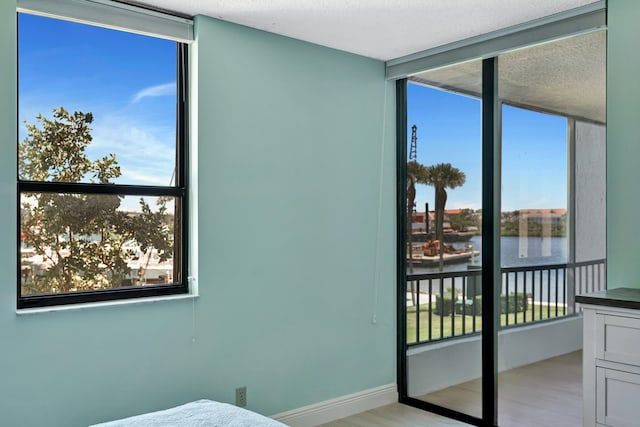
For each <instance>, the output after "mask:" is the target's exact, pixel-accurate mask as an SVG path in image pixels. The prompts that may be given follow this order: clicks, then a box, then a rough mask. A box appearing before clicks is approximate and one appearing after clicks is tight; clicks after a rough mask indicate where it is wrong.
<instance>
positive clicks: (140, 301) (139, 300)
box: [16, 293, 199, 316]
mask: <svg viewBox="0 0 640 427" xmlns="http://www.w3.org/2000/svg"><path fill="white" fill-rule="evenodd" d="M197 298H199V295H198V294H197V293H189V294H180V295H167V296H161V297H146V298H131V299H121V300H114V301H100V302H88V303H82V304H66V305H54V306H50V307H40V308H23V309H17V310H16V314H17V315H18V316H25V315H31V314H42V313H50V312H56V311H77V310H92V309H96V308H103V307H117V306H122V305H134V304H151V303H158V302H165V301H181V300H196V299H197Z"/></svg>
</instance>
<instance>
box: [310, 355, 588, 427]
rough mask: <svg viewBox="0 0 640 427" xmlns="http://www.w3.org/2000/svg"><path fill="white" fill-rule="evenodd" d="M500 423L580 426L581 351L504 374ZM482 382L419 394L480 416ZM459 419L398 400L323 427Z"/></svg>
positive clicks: (408, 425)
mask: <svg viewBox="0 0 640 427" xmlns="http://www.w3.org/2000/svg"><path fill="white" fill-rule="evenodd" d="M498 384H499V395H498V417H499V418H498V423H499V425H500V426H501V427H558V426H562V427H579V426H581V425H582V352H580V351H578V352H575V353H569V354H566V355H563V356H558V357H554V358H552V359H547V360H544V361H542V362H538V363H534V364H531V365H527V366H523V367H520V368H516V369H512V370H510V371H506V372H503V373H501V374H500V375H499V377H498ZM480 389H481V383H480V380H475V381H470V382H467V383H464V384H459V385H457V386H454V387H449V388H446V389H444V390H440V391H438V392H435V393H431V394H428V395H425V396H421V397H420V398H421V399H423V400H425V401H428V402H432V403H438V404H441V405H442V406H446V407H448V408H452V409H456V410H459V411H461V412H466V413H469V414H472V415H476V416H477V415H479V413H480V412H479V405H480V402H481V400H480V399H481V398H480ZM466 425H467V424H463V423H460V422H457V421H454V420H450V419H447V418H443V417H440V416H438V415H435V414H431V413H428V412H424V411H421V410H419V409H415V408H411V407H408V406H405V405H400V404H397V403H394V404H392V405H387V406H383V407H380V408H376V409H373V410H371V411H367V412H363V413H361V414H357V415H353V416H351V417H348V418H344V419H342V420H338V421H334V422H332V423H328V424H323V425H322V427H366V426H371V427H414V426H433V427H442V426H466Z"/></svg>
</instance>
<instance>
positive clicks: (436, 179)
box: [425, 163, 467, 270]
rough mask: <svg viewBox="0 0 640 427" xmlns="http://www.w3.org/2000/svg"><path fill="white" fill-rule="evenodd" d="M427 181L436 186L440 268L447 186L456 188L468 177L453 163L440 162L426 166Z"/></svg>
mask: <svg viewBox="0 0 640 427" xmlns="http://www.w3.org/2000/svg"><path fill="white" fill-rule="evenodd" d="M425 178H426V179H425V183H426V184H428V185H432V186H433V187H434V188H435V205H436V206H435V213H436V237H437V239H438V240H439V241H440V270H442V269H443V264H444V262H443V258H444V241H443V239H442V238H443V224H444V210H445V205H446V204H447V188H452V189H453V188H456V187H460V186H462V185H464V183H465V181H466V179H467V177H466V175H465V174H464V172H462V171H461V170H460V169H458V168H454V167H453V166H451V163H438V164H437V165H433V166H428V167H427V168H426V177H425Z"/></svg>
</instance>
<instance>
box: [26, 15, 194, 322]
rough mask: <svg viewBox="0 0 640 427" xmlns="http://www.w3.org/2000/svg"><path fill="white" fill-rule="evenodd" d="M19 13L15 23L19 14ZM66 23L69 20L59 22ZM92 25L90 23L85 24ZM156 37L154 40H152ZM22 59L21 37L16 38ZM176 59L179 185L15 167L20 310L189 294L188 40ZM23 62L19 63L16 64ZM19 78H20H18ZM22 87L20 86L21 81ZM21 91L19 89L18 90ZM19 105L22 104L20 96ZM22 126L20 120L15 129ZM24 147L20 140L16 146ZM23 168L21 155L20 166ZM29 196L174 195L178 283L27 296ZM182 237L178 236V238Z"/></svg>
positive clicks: (177, 177)
mask: <svg viewBox="0 0 640 427" xmlns="http://www.w3.org/2000/svg"><path fill="white" fill-rule="evenodd" d="M19 13H23V12H16V20H17V19H18V14H19ZM54 19H62V20H64V18H54ZM81 25H91V24H81ZM147 37H153V36H147ZM17 42H18V49H17V51H16V56H17V55H19V43H20V40H19V37H18V35H17ZM175 43H176V49H177V55H176V67H177V72H176V89H177V93H176V164H175V167H176V174H175V186H151V185H130V184H92V183H65V182H49V181H25V180H21V179H20V173H19V170H18V168H16V182H17V203H16V208H17V226H16V242H17V252H16V254H17V268H16V283H17V289H16V291H17V293H16V298H17V302H16V305H17V308H18V309H29V308H41V307H51V306H59V305H69V304H81V303H92V302H101V301H114V300H127V299H133V298H145V297H161V296H170V295H178V294H186V293H188V292H189V263H188V259H189V221H188V219H189V209H188V208H189V198H188V195H189V191H188V189H189V187H188V178H189V173H188V159H189V153H188V148H189V147H188V140H189V139H188V137H189V135H188V123H189V121H188V113H189V111H188V93H189V91H188V87H189V86H188V83H189V82H188V53H189V45H188V44H187V43H183V42H175ZM16 63H18V61H16ZM16 75H19V74H16ZM16 83H17V82H16ZM17 87H19V86H17ZM17 102H18V104H19V102H20V96H19V93H18V96H17ZM18 126H19V119H18V121H17V123H16V128H17V127H18ZM19 143H20V141H19V138H18V137H16V147H17V146H18V144H19ZM18 164H19V159H18V153H17V152H16V165H18ZM25 192H31V193H34V192H36V193H59V194H62V193H73V194H102V195H114V194H117V195H122V196H170V197H175V200H176V202H175V212H176V216H178V215H179V216H180V227H179V230H176V232H175V238H174V259H176V260H177V261H176V262H179V263H180V270H179V280H178V281H177V282H176V283H172V284H154V285H146V286H141V287H127V288H113V289H104V290H94V291H77V292H66V293H57V294H38V295H28V296H23V295H22V283H21V264H22V261H21V196H22V194H23V193H25ZM178 234H179V236H178Z"/></svg>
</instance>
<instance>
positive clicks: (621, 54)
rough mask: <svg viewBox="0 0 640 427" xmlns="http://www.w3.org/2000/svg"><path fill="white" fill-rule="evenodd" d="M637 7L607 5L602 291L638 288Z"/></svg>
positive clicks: (617, 1)
mask: <svg viewBox="0 0 640 427" xmlns="http://www.w3.org/2000/svg"><path fill="white" fill-rule="evenodd" d="M639 19H640V2H638V1H636V0H609V2H608V26H609V31H608V45H607V49H608V54H607V286H608V287H609V288H617V287H622V286H624V287H636V288H640V280H639V278H638V277H639V275H638V266H639V265H640V236H639V235H638V233H639V230H640V228H639V225H640V194H639V193H640V190H639V188H640V186H639V183H640V49H639V48H638V42H639V41H640V25H639V23H638V20H639Z"/></svg>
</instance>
